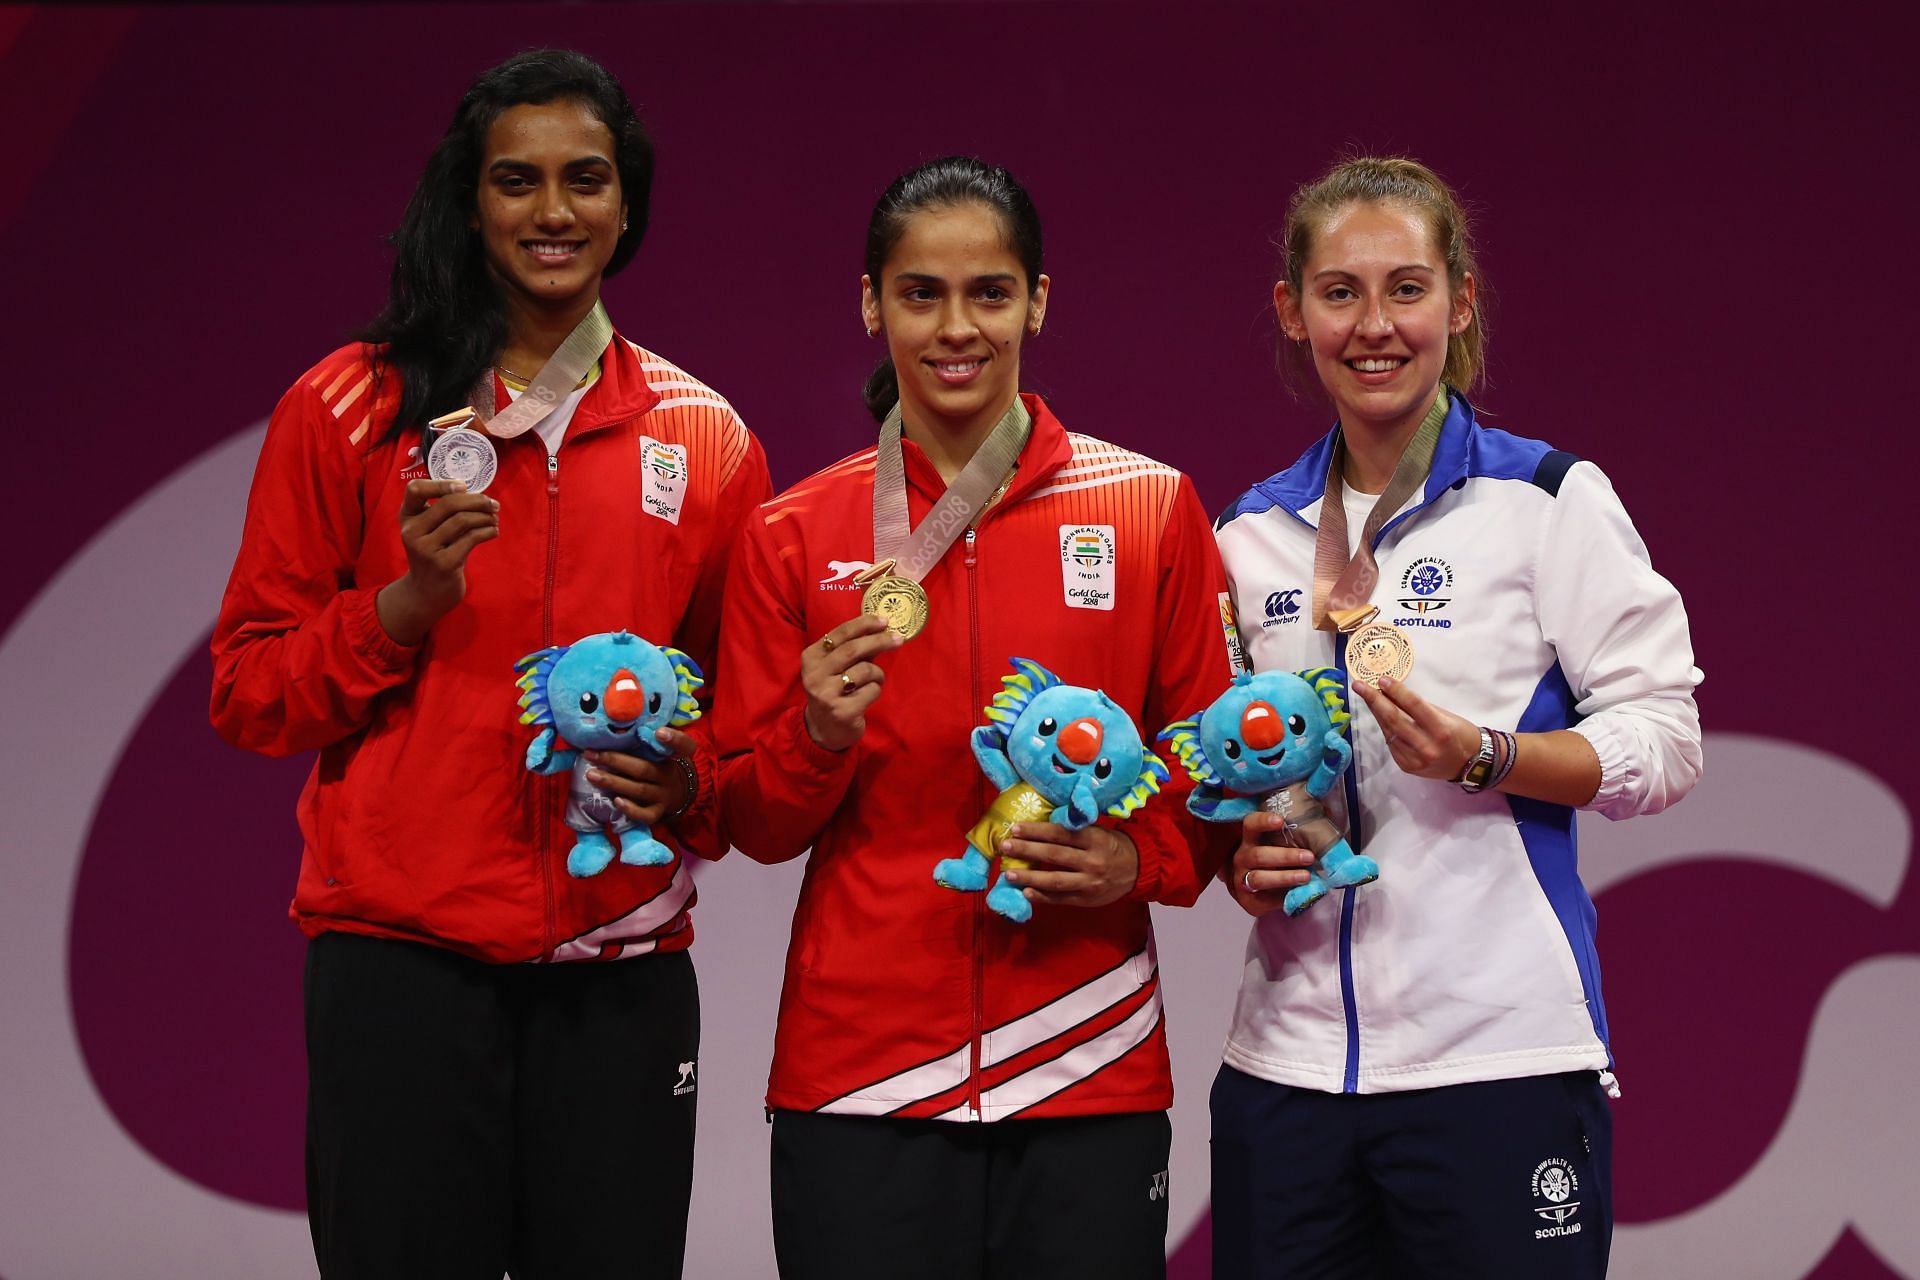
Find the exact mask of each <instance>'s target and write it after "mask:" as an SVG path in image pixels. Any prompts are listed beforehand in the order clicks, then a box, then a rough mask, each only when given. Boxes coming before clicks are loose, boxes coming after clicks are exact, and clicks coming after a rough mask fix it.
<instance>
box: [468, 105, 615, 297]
mask: <svg viewBox="0 0 1920 1280" xmlns="http://www.w3.org/2000/svg"><path fill="white" fill-rule="evenodd" d="M614 156H615V146H614V137H613V131H612V130H610V129H608V128H607V126H606V125H604V124H602V123H601V122H600V119H599V118H598V117H597V116H595V115H594V114H593V112H592V111H591V110H590V109H588V108H587V107H586V106H585V105H584V104H582V103H579V102H573V101H561V102H548V103H542V104H539V105H532V104H522V105H520V106H515V107H509V108H507V109H506V110H505V111H502V112H501V113H500V115H499V118H497V119H496V120H495V121H494V122H493V124H492V126H491V127H490V128H488V130H487V138H486V147H485V149H484V151H483V153H482V155H481V158H480V174H479V187H478V191H477V193H476V196H475V200H474V221H473V225H474V229H475V230H476V231H477V232H478V233H479V235H480V239H481V243H482V244H483V246H484V247H485V251H486V258H487V268H488V271H489V272H490V273H491V274H492V276H493V278H494V280H495V281H496V282H497V283H498V284H499V285H500V287H501V288H502V290H503V291H504V292H505V293H506V295H507V297H508V300H509V303H510V304H517V305H519V306H524V307H532V308H537V309H540V310H550V311H560V312H566V313H569V314H571V313H575V312H577V313H579V314H585V312H586V311H587V309H588V308H590V307H591V306H592V305H593V303H594V302H595V301H596V300H597V299H598V298H599V296H600V277H601V275H602V274H603V273H604V272H605V271H606V269H607V262H608V261H609V260H610V259H611V258H612V257H613V251H614V248H615V247H616V246H617V245H618V244H619V241H620V228H621V226H622V224H623V223H624V222H625V221H626V216H627V206H626V202H625V200H624V199H623V198H622V196H621V193H620V176H619V174H618V172H617V171H616V170H615V168H614Z"/></svg>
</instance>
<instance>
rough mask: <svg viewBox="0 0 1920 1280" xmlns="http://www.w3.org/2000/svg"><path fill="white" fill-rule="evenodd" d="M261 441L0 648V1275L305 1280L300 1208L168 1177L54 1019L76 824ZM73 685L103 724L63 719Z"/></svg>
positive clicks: (176, 629)
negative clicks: (17, 738)
mask: <svg viewBox="0 0 1920 1280" xmlns="http://www.w3.org/2000/svg"><path fill="white" fill-rule="evenodd" d="M260 438H261V430H260V429H258V428H256V429H255V430H252V431H246V432H242V433H241V434H239V435H237V436H234V437H232V438H231V439H229V440H227V441H226V442H225V443H223V444H220V445H218V446H216V447H215V448H213V449H212V450H210V451H208V452H207V453H204V454H202V455H201V456H200V457H198V458H196V459H195V460H194V461H193V462H192V463H190V464H189V465H188V466H186V467H185V468H184V469H182V470H180V471H178V472H176V473H175V474H174V475H172V476H170V477H169V478H168V479H167V480H166V481H164V482H163V483H161V484H160V485H159V486H158V487H157V488H155V489H154V490H153V491H152V492H150V493H148V494H147V495H146V497H144V498H142V499H141V500H140V501H139V502H137V503H135V504H134V505H133V506H132V507H130V508H129V509H128V510H127V511H126V512H125V513H124V514H122V515H121V516H120V517H119V519H117V520H115V521H114V522H113V523H112V524H110V525H108V526H107V527H106V528H105V529H102V530H101V531H100V532H99V533H98V534H97V535H95V537H94V538H93V540H92V541H91V542H89V543H88V544H87V545H86V546H85V547H84V548H82V549H81V551H80V552H79V554H78V555H76V556H75V557H74V558H73V559H72V560H70V561H69V562H68V563H67V564H66V566H65V567H64V568H62V569H61V571H60V573H59V576H57V577H56V578H54V580H53V581H52V582H51V583H49V584H48V585H47V587H46V589H45V590H44V591H42V592H41V593H40V595H39V596H38V597H36V598H35V600H34V601H33V603H32V604H31V605H29V606H28V607H27V610H26V612H25V613H23V614H22V615H21V616H20V619H19V621H18V622H16V623H15V624H14V626H13V628H12V630H10V631H9V632H8V633H7V635H6V638H5V639H4V640H3V641H0V707H5V708H7V710H8V713H9V714H10V715H12V716H13V717H15V723H17V724H23V725H32V726H33V732H32V735H31V749H30V750H23V751H16V752H13V753H12V755H11V757H10V759H9V763H8V765H7V767H6V768H5V769H4V770H0V823H4V830H5V831H6V840H7V845H8V848H7V851H6V854H5V856H4V857H0V973H4V974H5V975H6V992H7V1004H6V1009H5V1011H4V1017H3V1018H0V1024H3V1025H4V1026H5V1027H6V1032H5V1034H4V1035H0V1079H4V1080H5V1081H6V1088H5V1089H4V1090H0V1134H4V1135H5V1137H4V1138H3V1139H0V1273H3V1274H5V1275H7V1276H8V1277H9V1280H41V1278H42V1277H47V1276H72V1275H127V1276H153V1275H179V1276H185V1275H195V1276H205V1277H207V1280H229V1278H231V1280H257V1278H258V1277H260V1276H296V1275H302V1274H311V1273H312V1271H313V1258H312V1252H311V1249H310V1247H309V1245H308V1242H307V1232H306V1221H305V1219H304V1217H303V1216H302V1215H299V1214H293V1213H287V1212H285V1211H283V1210H274V1209H265V1208H261V1207H259V1206H257V1205H248V1204H242V1203H239V1202H237V1201H234V1200H231V1199H229V1198H228V1197H226V1196H223V1195H218V1194H216V1193H214V1192H212V1191H209V1190H208V1189H207V1188H205V1187H202V1186H200V1185H199V1184H198V1183H195V1182H191V1181H188V1180H187V1179H185V1178H182V1177H180V1176H179V1175H178V1174H176V1173H174V1172H173V1171H172V1170H170V1169H168V1168H167V1167H166V1166H165V1165H163V1164H161V1163H160V1162H159V1161H158V1160H155V1159H154V1158H153V1157H152V1156H151V1155H149V1154H148V1153H147V1152H146V1150H145V1149H144V1148H142V1147H141V1146H140V1145H139V1144H138V1143H137V1142H135V1141H134V1140H133V1139H132V1138H131V1137H130V1136H128V1134H127V1132H126V1130H124V1129H122V1128H121V1127H120V1123H119V1122H118V1121H117V1120H115V1119H114V1117H113V1115H112V1113H111V1112H109V1111H108V1110H107V1108H106V1105H105V1103H104V1102H102V1100H101V1098H100V1095H99V1094H98V1093H97V1092H96V1091H95V1090H94V1087H93V1080H92V1077H91V1076H90V1075H89V1074H88V1073H87V1069H86V1064H85V1062H84V1061H83V1060H82V1058H81V1053H80V1044H79V1041H78V1040H77V1039H76V1038H75V1033H74V1025H73V1017H72V1015H71V1013H70V1012H69V1011H68V995H67V973H66V958H67V930H68V927H69V925H70V923H71V921H72V919H73V892H74V885H75V882H76V881H77V880H78V878H79V874H80V858H81V854H82V852H83V851H84V849H85V846H86V838H87V829H88V827H89V825H90V824H91V823H92V821H93V814H94V810H95V809H96V808H97V807H98V805H99V803H100V796H101V793H102V792H103V791H104V790H105V789H106V786H107V783H108V781H109V780H110V779H111V778H112V777H113V766H114V763H115V761H116V760H117V759H118V758H119V755H120V752H121V751H122V749H123V748H124V747H125V746H126V742H127V739H128V738H130V737H131V736H132V735H133V732H134V730H135V729H136V728H138V727H139V725H140V722H141V721H142V720H143V719H145V717H146V713H147V708H148V707H150V706H151V705H152V703H153V700H154V698H156V697H157V696H158V695H159V693H160V690H161V689H162V688H164V687H165V685H166V682H167V679H168V677H170V676H171V675H172V674H173V671H174V669H175V668H176V667H178V666H179V665H180V662H181V660H182V659H184V658H185V657H186V656H187V655H188V653H189V652H190V651H191V650H193V649H194V648H196V647H198V645H199V644H200V641H201V637H202V636H203V635H205V634H206V630H207V627H208V626H209V624H210V621H211V619H212V618H213V615H214V611H215V609H216V608H217V607H218V605H219V593H220V587H221V584H222V583H224V582H225V581H226V575H227V571H228V569H229V568H231V567H232V564H233V553H234V549H235V548H236V547H237V546H238V545H239V542H240V520H241V515H242V512H243V509H244V503H245V498H246V493H247V485H248V483H249V481H250V479H251V478H252V475H253V461H254V458H255V457H256V456H257V455H258V454H259V452H260ZM76 690H85V691H86V695H85V696H86V701H87V704H88V705H91V706H109V707H116V708H121V709H123V712H125V713H124V714H118V715H114V716H112V717H102V716H90V715H75V714H74V713H73V701H74V697H75V691H76Z"/></svg>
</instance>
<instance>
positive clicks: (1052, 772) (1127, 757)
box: [1007, 685, 1144, 809]
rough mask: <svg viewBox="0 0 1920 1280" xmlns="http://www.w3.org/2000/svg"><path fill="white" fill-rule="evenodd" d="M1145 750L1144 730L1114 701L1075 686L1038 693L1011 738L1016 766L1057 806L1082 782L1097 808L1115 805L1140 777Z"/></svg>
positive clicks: (1010, 749) (1009, 753)
mask: <svg viewBox="0 0 1920 1280" xmlns="http://www.w3.org/2000/svg"><path fill="white" fill-rule="evenodd" d="M1143 750H1144V747H1143V746H1142V745H1141V742H1140V731H1139V730H1138V729H1136V728H1134V725H1133V720H1132V719H1131V718H1130V717H1128V716H1127V714H1126V713H1125V712H1123V711H1121V710H1120V708H1119V707H1118V706H1116V705H1114V702H1113V700H1112V699H1110V698H1108V697H1107V696H1106V695H1105V694H1103V693H1100V692H1099V691H1097V690H1093V689H1082V688H1078V687H1076V686H1073V685H1056V686H1055V687H1053V688H1051V689H1043V690H1041V691H1040V692H1039V693H1037V694H1035V695H1034V697H1033V701H1032V702H1031V703H1030V704H1029V705H1028V706H1027V708H1026V710H1025V711H1023V712H1021V713H1020V718H1019V719H1018V720H1016V721H1015V722H1014V725H1013V728H1012V730H1011V731H1010V732H1009V733H1008V734H1007V756H1008V758H1009V759H1011V760H1012V761H1013V766H1014V768H1015V769H1016V770H1018V771H1019V774H1020V776H1021V777H1022V778H1024V779H1026V781H1027V782H1028V784H1029V785H1031V786H1032V787H1033V788H1034V790H1036V791H1038V792H1039V793H1040V794H1041V795H1043V796H1045V797H1046V798H1047V799H1048V800H1051V801H1052V802H1053V803H1054V804H1056V805H1059V804H1065V803H1066V802H1067V798H1068V797H1069V796H1071V795H1072V794H1073V789H1074V786H1075V784H1077V783H1078V782H1079V781H1080V780H1081V779H1082V778H1084V779H1086V781H1087V783H1088V785H1089V786H1091V787H1092V788H1093V796H1094V800H1095V801H1096V807H1097V808H1101V809H1105V808H1107V807H1109V806H1110V805H1113V804H1115V803H1117V802H1118V801H1119V799H1120V798H1121V797H1122V796H1124V795H1126V794H1127V792H1128V791H1130V790H1131V789H1132V788H1133V785H1134V784H1135V783H1136V782H1137V781H1138V780H1139V778H1140V765H1141V753H1142V752H1143Z"/></svg>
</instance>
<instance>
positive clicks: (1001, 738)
mask: <svg viewBox="0 0 1920 1280" xmlns="http://www.w3.org/2000/svg"><path fill="white" fill-rule="evenodd" d="M1006 741H1007V739H1006V735H1005V734H1003V733H1001V732H1000V731H998V730H996V729H995V728H994V727H993V726H992V725H985V724H983V725H980V726H979V727H978V728H976V729H974V731H973V733H972V735H971V736H970V737H969V738H968V739H967V743H968V745H969V746H971V747H972V748H973V758H974V760H975V761H977V762H978V763H979V765H980V772H982V773H984V774H986V775H987V781H988V782H991V783H992V784H993V785H994V786H995V787H996V788H998V789H999V790H1001V791H1005V790H1006V789H1007V788H1008V787H1011V786H1014V785H1015V784H1017V783H1018V782H1019V781H1020V773H1019V771H1018V770H1016V769H1015V768H1014V767H1013V761H1011V760H1009V759H1007V751H1006Z"/></svg>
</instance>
